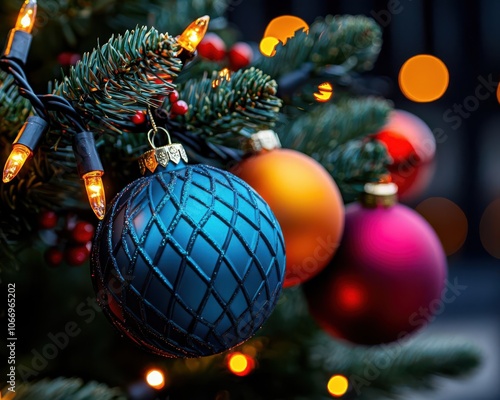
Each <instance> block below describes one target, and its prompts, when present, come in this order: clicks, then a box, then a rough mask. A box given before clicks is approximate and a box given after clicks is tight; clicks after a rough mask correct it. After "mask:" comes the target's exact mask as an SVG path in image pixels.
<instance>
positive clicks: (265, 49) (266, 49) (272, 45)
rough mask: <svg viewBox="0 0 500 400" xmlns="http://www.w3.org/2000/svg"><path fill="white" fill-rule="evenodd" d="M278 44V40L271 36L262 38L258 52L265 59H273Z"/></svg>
mask: <svg viewBox="0 0 500 400" xmlns="http://www.w3.org/2000/svg"><path fill="white" fill-rule="evenodd" d="M279 42H280V41H279V39H276V38H275V37H273V36H267V37H265V38H263V39H262V40H261V41H260V44H259V49H260V52H261V53H262V54H264V55H265V56H266V57H274V55H275V54H276V46H277V45H278V43H279Z"/></svg>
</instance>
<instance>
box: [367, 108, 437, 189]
mask: <svg viewBox="0 0 500 400" xmlns="http://www.w3.org/2000/svg"><path fill="white" fill-rule="evenodd" d="M375 138H376V139H377V140H379V141H381V142H383V143H384V144H385V145H386V147H387V152H388V153H389V155H390V156H391V157H392V159H393V163H392V164H391V165H390V166H389V171H390V172H391V176H392V181H393V182H394V183H396V184H397V185H398V186H399V197H400V198H401V199H409V198H412V197H416V196H418V195H419V194H421V193H422V192H423V191H424V190H425V188H426V187H427V185H428V183H429V181H430V179H431V177H432V176H431V175H430V174H429V172H430V171H432V168H428V167H425V168H423V167H422V166H424V165H426V164H429V163H431V162H432V160H433V159H434V156H435V154H436V140H435V139H434V135H433V134H432V131H431V130H430V129H429V127H428V126H427V125H426V124H425V122H424V121H422V120H421V119H420V118H418V117H417V116H415V115H413V114H410V113H409V112H406V111H403V110H394V111H393V112H392V113H391V114H390V116H389V121H388V122H387V124H386V125H385V126H384V127H383V128H382V130H381V131H380V132H378V133H377V134H375ZM420 170H425V171H424V172H425V173H421V172H419V171H420ZM417 176H419V177H420V178H418V179H417ZM424 177H425V178H426V179H423V178H424Z"/></svg>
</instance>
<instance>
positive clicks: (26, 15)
mask: <svg viewBox="0 0 500 400" xmlns="http://www.w3.org/2000/svg"><path fill="white" fill-rule="evenodd" d="M36 9H37V3H36V0H26V1H25V2H24V4H23V6H22V7H21V11H19V16H18V17H17V22H16V26H15V28H14V29H15V30H17V31H23V32H26V33H31V31H32V30H33V27H34V26H35V20H36Z"/></svg>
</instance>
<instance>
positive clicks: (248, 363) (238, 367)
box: [227, 352, 255, 376]
mask: <svg viewBox="0 0 500 400" xmlns="http://www.w3.org/2000/svg"><path fill="white" fill-rule="evenodd" d="M227 367H228V368H229V370H230V371H231V372H232V373H233V374H235V375H237V376H246V375H248V374H249V373H250V372H252V371H253V369H254V367H255V361H254V360H253V358H252V357H250V356H248V355H246V354H243V353H239V352H235V353H231V354H229V355H228V357H227Z"/></svg>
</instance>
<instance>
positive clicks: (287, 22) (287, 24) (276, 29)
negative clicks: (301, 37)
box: [264, 15, 309, 44]
mask: <svg viewBox="0 0 500 400" xmlns="http://www.w3.org/2000/svg"><path fill="white" fill-rule="evenodd" d="M300 29H302V30H304V31H306V32H308V31H309V25H307V22H305V21H304V20H303V19H301V18H299V17H295V16H293V15H282V16H280V17H277V18H274V19H273V20H272V21H271V22H269V24H268V25H267V28H266V31H265V32H264V37H265V38H267V37H270V36H271V37H273V38H276V39H278V40H279V41H280V42H281V43H283V44H286V42H287V40H288V39H289V38H291V37H293V36H294V35H295V32H296V31H298V30H300Z"/></svg>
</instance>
